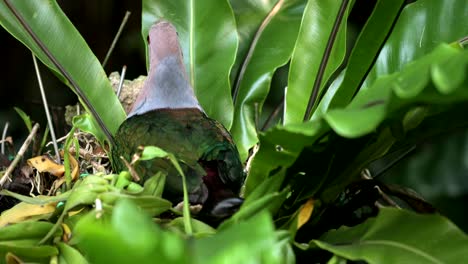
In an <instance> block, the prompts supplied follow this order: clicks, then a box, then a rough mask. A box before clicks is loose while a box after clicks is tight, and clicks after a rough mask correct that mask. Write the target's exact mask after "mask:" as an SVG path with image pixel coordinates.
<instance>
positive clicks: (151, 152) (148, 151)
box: [140, 146, 168, 160]
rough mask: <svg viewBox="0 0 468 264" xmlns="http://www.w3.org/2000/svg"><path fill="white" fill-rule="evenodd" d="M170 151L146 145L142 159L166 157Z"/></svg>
mask: <svg viewBox="0 0 468 264" xmlns="http://www.w3.org/2000/svg"><path fill="white" fill-rule="evenodd" d="M167 155H168V153H167V152H166V151H164V150H163V149H161V148H158V147H156V146H146V147H145V148H144V149H143V152H142V153H141V157H140V160H151V159H155V158H165V157H167Z"/></svg>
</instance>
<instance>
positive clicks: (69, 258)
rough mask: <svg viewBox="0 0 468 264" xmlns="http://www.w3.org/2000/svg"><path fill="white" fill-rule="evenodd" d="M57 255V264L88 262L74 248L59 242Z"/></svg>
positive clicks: (85, 263) (81, 263)
mask: <svg viewBox="0 0 468 264" xmlns="http://www.w3.org/2000/svg"><path fill="white" fill-rule="evenodd" d="M57 246H58V249H59V251H60V254H59V263H65V264H67V263H73V264H75V263H76V264H87V263H88V261H87V260H86V258H85V257H84V256H83V255H82V254H81V253H80V252H79V251H78V250H77V249H76V248H74V247H71V246H70V245H68V244H66V243H63V242H59V243H57Z"/></svg>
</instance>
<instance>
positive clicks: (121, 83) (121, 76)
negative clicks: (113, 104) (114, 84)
mask: <svg viewBox="0 0 468 264" xmlns="http://www.w3.org/2000/svg"><path fill="white" fill-rule="evenodd" d="M126 72H127V65H124V66H123V67H122V73H121V74H120V82H119V88H117V98H119V97H120V92H121V91H122V86H123V83H124V80H125V73H126Z"/></svg>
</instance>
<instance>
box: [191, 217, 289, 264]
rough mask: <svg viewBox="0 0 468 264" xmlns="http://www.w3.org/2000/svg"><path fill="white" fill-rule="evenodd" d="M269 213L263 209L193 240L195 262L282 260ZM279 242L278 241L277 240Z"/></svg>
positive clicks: (265, 261) (266, 261) (283, 257)
mask: <svg viewBox="0 0 468 264" xmlns="http://www.w3.org/2000/svg"><path fill="white" fill-rule="evenodd" d="M277 239H278V236H277V234H275V231H274V226H273V222H272V220H271V218H270V216H269V215H268V214H267V213H265V212H263V213H260V214H258V215H257V216H255V217H253V218H251V219H250V220H248V221H245V222H240V223H239V224H237V225H233V226H231V228H229V229H226V230H224V231H221V232H219V233H217V234H216V235H214V236H211V237H206V238H202V239H200V240H198V241H196V243H194V249H193V252H194V253H195V254H194V255H195V258H194V259H193V260H194V263H285V256H283V255H282V254H281V253H282V252H281V250H278V240H277ZM280 245H281V244H280Z"/></svg>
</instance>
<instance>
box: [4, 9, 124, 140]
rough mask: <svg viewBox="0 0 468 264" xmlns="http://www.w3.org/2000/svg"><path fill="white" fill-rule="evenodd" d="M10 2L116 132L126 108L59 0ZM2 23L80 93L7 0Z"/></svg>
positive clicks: (89, 105) (86, 105) (112, 130)
mask: <svg viewBox="0 0 468 264" xmlns="http://www.w3.org/2000/svg"><path fill="white" fill-rule="evenodd" d="M10 2H11V3H12V5H13V6H14V7H15V8H16V9H17V10H18V12H19V13H20V14H21V16H22V17H23V18H24V20H25V21H26V23H27V24H28V25H29V26H30V27H31V29H32V30H33V32H34V33H35V34H36V35H37V37H38V38H39V39H40V41H41V42H42V43H44V45H45V46H46V47H47V49H48V50H49V51H50V53H51V54H52V55H53V56H54V57H55V58H56V60H57V61H58V62H59V63H60V64H61V65H62V67H63V68H64V69H65V70H66V71H67V72H68V74H69V75H70V77H71V78H72V80H73V81H74V82H75V83H76V84H77V85H78V86H79V87H80V88H81V90H82V91H83V94H84V96H85V97H86V99H85V98H81V97H80V96H79V99H80V101H81V102H82V103H83V104H84V105H85V107H86V108H89V107H91V106H92V107H93V108H94V109H95V110H96V114H97V115H98V116H99V117H100V118H101V119H102V121H103V123H104V125H105V126H106V127H107V128H108V130H109V131H110V132H111V133H112V134H113V133H114V132H116V131H117V128H118V127H119V125H120V123H121V122H122V121H123V120H124V119H125V112H124V110H123V108H122V106H121V104H120V102H119V100H118V98H117V96H116V95H115V94H114V91H113V89H112V86H111V84H110V82H109V79H108V78H107V76H106V73H105V72H104V70H103V68H102V66H101V64H100V63H99V61H98V60H97V58H96V56H95V55H94V54H93V53H92V51H91V50H90V48H89V47H88V45H87V44H86V42H85V40H84V39H83V38H82V37H81V35H80V33H79V32H78V31H77V30H76V28H75V27H74V26H73V24H72V23H71V22H70V20H69V19H68V18H67V16H66V15H65V14H64V13H63V11H62V10H61V9H60V7H59V6H58V4H57V3H56V2H55V1H18V0H16V1H10ZM0 24H1V25H2V26H3V27H4V28H5V29H6V30H7V31H8V32H9V33H10V34H12V35H13V36H14V37H15V38H17V39H18V40H19V41H21V42H22V43H23V44H24V45H25V46H26V47H28V48H29V49H30V50H31V51H32V52H33V53H34V54H35V55H36V56H37V57H38V58H39V59H40V60H41V61H42V62H43V63H44V64H45V65H46V66H47V67H49V68H50V69H51V70H52V71H53V72H54V73H55V74H56V75H57V76H58V77H59V78H60V79H61V80H62V81H63V82H65V83H66V84H67V85H68V86H69V87H70V88H71V89H72V90H73V91H74V92H75V93H77V91H75V90H74V87H73V86H72V85H71V83H69V82H68V81H67V80H66V78H65V77H64V76H63V75H62V73H61V72H60V71H59V69H58V68H56V66H55V65H54V64H53V63H52V62H51V61H50V60H49V58H48V57H47V56H46V55H45V54H44V52H43V51H42V50H41V49H40V48H39V46H38V45H37V44H36V43H35V42H34V40H33V38H32V37H31V36H30V35H29V34H27V32H26V30H25V29H24V28H23V27H22V26H21V24H20V22H19V21H18V20H17V18H16V17H15V16H14V15H13V14H12V13H11V11H10V10H9V9H8V7H7V6H6V4H5V2H4V1H2V2H0ZM77 94H78V93H77ZM78 95H79V94H78ZM86 101H88V102H89V103H86ZM88 110H89V109H88ZM93 116H94V114H93ZM94 118H96V116H94Z"/></svg>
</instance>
